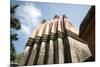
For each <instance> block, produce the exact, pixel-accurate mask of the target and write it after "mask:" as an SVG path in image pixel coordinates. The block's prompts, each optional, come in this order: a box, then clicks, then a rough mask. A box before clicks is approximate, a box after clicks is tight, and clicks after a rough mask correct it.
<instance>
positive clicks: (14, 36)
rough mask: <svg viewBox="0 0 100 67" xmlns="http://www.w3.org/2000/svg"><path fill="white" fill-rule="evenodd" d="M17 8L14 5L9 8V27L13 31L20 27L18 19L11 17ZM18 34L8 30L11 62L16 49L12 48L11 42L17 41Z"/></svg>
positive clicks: (14, 57)
mask: <svg viewBox="0 0 100 67" xmlns="http://www.w3.org/2000/svg"><path fill="white" fill-rule="evenodd" d="M17 7H18V5H15V6H11V9H10V11H11V15H10V16H11V22H10V24H11V26H10V28H11V29H14V30H19V29H20V28H21V25H20V22H19V20H18V19H16V18H15V17H14V16H13V15H14V13H15V9H16V8H17ZM17 36H18V34H17V33H13V31H12V30H10V60H11V62H15V60H16V49H15V47H14V44H13V41H16V40H18V37H17Z"/></svg>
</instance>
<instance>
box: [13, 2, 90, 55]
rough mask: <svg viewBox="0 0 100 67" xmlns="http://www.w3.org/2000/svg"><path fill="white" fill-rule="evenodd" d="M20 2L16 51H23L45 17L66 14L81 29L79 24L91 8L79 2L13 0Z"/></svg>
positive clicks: (16, 14)
mask: <svg viewBox="0 0 100 67" xmlns="http://www.w3.org/2000/svg"><path fill="white" fill-rule="evenodd" d="M12 3H13V5H14V4H19V7H17V8H16V10H15V15H14V16H15V17H16V18H18V19H19V21H20V23H21V30H19V31H14V32H16V33H18V38H19V40H18V41H15V42H14V46H15V47H16V51H17V52H18V53H21V52H23V50H24V46H25V44H26V42H27V40H28V38H29V36H30V35H31V33H32V31H33V30H34V29H35V28H36V26H37V25H38V24H39V23H41V21H42V20H43V19H46V20H51V19H52V18H53V16H54V15H55V14H57V15H59V16H62V15H63V14H65V15H66V16H67V17H68V19H69V20H70V22H71V23H72V24H73V25H74V26H75V27H76V28H77V29H79V25H80V23H81V22H82V20H83V18H84V17H85V15H86V14H87V12H88V10H89V9H90V7H91V6H90V5H79V4H78V5H77V4H58V3H44V2H24V1H21V2H12Z"/></svg>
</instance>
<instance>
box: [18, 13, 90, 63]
mask: <svg viewBox="0 0 100 67" xmlns="http://www.w3.org/2000/svg"><path fill="white" fill-rule="evenodd" d="M90 56H91V53H90V50H89V48H88V46H87V44H86V42H84V41H83V40H82V39H80V38H79V37H78V32H77V30H76V29H75V27H74V26H73V25H72V24H71V23H70V21H69V20H68V18H67V17H66V16H65V15H64V16H62V17H59V16H57V15H55V16H54V18H53V20H51V21H46V20H44V21H43V22H42V23H41V24H40V25H38V27H37V28H36V29H35V30H34V31H33V33H32V35H31V37H29V40H28V42H27V44H26V46H25V49H24V53H23V56H22V58H21V62H20V64H21V65H39V64H62V63H74V62H83V61H85V60H86V59H87V58H89V57H90Z"/></svg>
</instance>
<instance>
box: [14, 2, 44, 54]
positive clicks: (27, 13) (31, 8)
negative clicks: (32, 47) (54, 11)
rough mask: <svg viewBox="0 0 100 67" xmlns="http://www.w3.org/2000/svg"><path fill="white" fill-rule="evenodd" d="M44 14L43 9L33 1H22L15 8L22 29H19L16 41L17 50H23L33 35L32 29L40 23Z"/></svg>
mask: <svg viewBox="0 0 100 67" xmlns="http://www.w3.org/2000/svg"><path fill="white" fill-rule="evenodd" d="M41 16H42V13H41V11H40V10H39V9H38V8H36V7H35V5H34V4H33V3H30V2H27V3H26V2H22V3H19V6H18V7H17V8H16V10H15V17H16V18H17V19H19V21H20V23H21V29H20V30H17V31H16V33H18V38H19V39H18V41H15V42H14V43H15V47H16V50H17V52H23V49H24V46H25V44H26V42H27V40H28V38H29V36H30V35H31V33H32V31H33V30H34V29H35V28H36V26H37V25H38V24H39V23H40V20H39V18H40V17H41Z"/></svg>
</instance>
